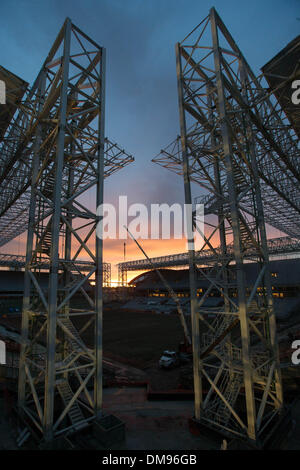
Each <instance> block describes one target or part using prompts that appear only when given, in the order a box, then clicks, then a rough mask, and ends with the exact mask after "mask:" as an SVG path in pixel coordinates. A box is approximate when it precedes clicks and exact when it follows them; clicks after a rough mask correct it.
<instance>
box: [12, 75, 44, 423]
mask: <svg viewBox="0 0 300 470" xmlns="http://www.w3.org/2000/svg"><path fill="white" fill-rule="evenodd" d="M45 83H46V77H45V72H44V71H41V73H40V74H39V84H38V91H37V94H38V102H39V104H38V112H40V111H41V109H42V105H43V101H44V92H45ZM41 133H42V126H41V124H40V123H39V124H38V127H37V138H36V141H35V144H34V155H33V160H32V177H31V194H30V207H29V220H28V232H27V242H26V261H25V273H24V296H23V308H22V333H21V335H22V344H21V351H20V365H19V380H18V409H19V414H20V415H22V414H23V413H22V408H23V407H24V404H25V388H26V372H25V362H26V344H27V340H28V328H29V312H28V310H29V306H30V286H31V280H30V275H29V271H30V264H31V262H32V259H31V258H32V249H33V238H34V225H35V210H36V199H37V198H36V182H37V176H38V171H39V163H40V153H39V148H40V144H41Z"/></svg>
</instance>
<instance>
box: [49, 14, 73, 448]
mask: <svg viewBox="0 0 300 470" xmlns="http://www.w3.org/2000/svg"><path fill="white" fill-rule="evenodd" d="M71 27H72V25H71V20H70V19H69V18H68V19H67V20H66V23H65V31H64V55H63V72H62V73H63V78H62V88H61V95H60V100H61V108H60V116H59V121H60V122H59V133H58V139H57V152H56V162H55V163H56V168H55V186H54V195H53V201H54V213H53V216H52V226H51V233H52V237H51V238H52V246H51V259H50V277H49V300H48V303H49V305H48V318H47V364H46V379H45V409H44V433H45V440H46V441H50V440H52V439H53V410H54V394H55V347H56V314H57V282H58V267H59V227H60V218H61V190H62V173H63V164H64V147H65V127H66V115H67V99H68V77H69V62H70V43H71Z"/></svg>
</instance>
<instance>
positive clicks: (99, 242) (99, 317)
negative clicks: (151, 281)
mask: <svg viewBox="0 0 300 470" xmlns="http://www.w3.org/2000/svg"><path fill="white" fill-rule="evenodd" d="M101 51H102V52H101V60H100V72H99V73H100V89H99V107H100V116H99V124H98V142H99V144H98V181H97V195H96V202H97V208H98V207H99V206H101V205H102V204H103V195H104V143H105V134H104V133H105V62H106V49H105V48H102V50H101ZM96 222H97V223H98V222H99V220H98V219H96ZM99 226H100V224H99V225H98V227H99ZM100 235H102V234H100ZM95 292H96V322H95V325H96V326H95V349H96V373H95V385H94V386H95V390H94V394H95V415H96V417H98V418H100V417H101V415H102V357H103V346H102V329H103V239H102V236H101V237H99V231H98V234H97V236H96V285H95Z"/></svg>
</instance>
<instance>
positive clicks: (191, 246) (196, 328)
mask: <svg viewBox="0 0 300 470" xmlns="http://www.w3.org/2000/svg"><path fill="white" fill-rule="evenodd" d="M176 69H177V87H178V102H179V119H180V134H181V146H182V161H183V175H184V199H185V205H186V207H191V205H192V195H191V184H190V176H189V161H188V155H187V141H186V121H185V114H184V97H183V83H182V65H181V52H180V44H179V43H177V44H176ZM187 218H188V211H186V233H187V237H188V254H189V282H190V302H191V320H192V343H193V368H194V392H195V418H196V419H198V420H199V419H200V412H201V403H202V383H201V373H200V367H201V363H200V324H199V317H198V301H197V286H196V273H195V241H194V234H193V232H192V233H191V230H190V227H189V225H190V226H191V227H192V221H190V224H189V221H188V220H187Z"/></svg>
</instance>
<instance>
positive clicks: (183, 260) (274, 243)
mask: <svg viewBox="0 0 300 470" xmlns="http://www.w3.org/2000/svg"><path fill="white" fill-rule="evenodd" d="M267 244H268V253H269V257H270V258H274V259H280V258H284V257H288V256H291V257H293V256H295V255H296V256H299V254H300V240H298V239H293V238H290V237H278V238H271V239H269V240H268V241H267ZM218 252H220V248H219V247H218V248H214V250H211V249H206V250H200V251H195V263H196V264H200V265H204V266H205V265H206V264H211V263H212V262H215V261H217V259H218V258H216V253H218ZM227 252H228V253H230V254H231V257H232V260H233V259H234V249H233V245H232V244H229V245H228V246H227ZM219 254H220V253H218V255H217V256H219ZM245 256H247V258H248V259H249V260H251V258H252V256H255V251H254V252H251V251H248V252H247V253H245ZM18 258H19V257H18ZM150 259H151V262H149V261H148V260H147V259H137V260H131V261H123V262H122V263H119V264H118V280H119V284H120V285H122V286H126V285H127V274H128V272H132V271H141V270H147V269H150V270H151V269H153V266H155V268H177V267H179V266H181V267H182V266H188V265H189V257H188V253H186V252H185V253H175V254H174V255H165V256H157V257H155V258H150ZM17 263H18V259H15V257H14V256H13V255H1V254H0V266H9V267H14V266H15V265H16V264H17Z"/></svg>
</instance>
